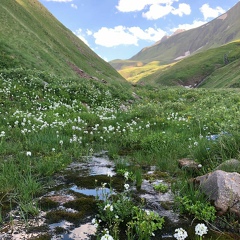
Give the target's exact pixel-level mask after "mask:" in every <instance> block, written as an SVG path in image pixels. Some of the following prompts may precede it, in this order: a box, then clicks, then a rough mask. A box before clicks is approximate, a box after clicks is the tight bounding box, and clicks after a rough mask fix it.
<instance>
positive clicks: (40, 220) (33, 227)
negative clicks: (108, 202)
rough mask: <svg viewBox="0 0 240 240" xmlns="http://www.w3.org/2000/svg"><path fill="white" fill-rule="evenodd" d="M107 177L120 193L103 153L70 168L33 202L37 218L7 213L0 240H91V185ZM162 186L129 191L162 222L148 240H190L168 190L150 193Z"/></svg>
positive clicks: (212, 234) (146, 183) (212, 235)
mask: <svg viewBox="0 0 240 240" xmlns="http://www.w3.org/2000/svg"><path fill="white" fill-rule="evenodd" d="M154 170H155V168H154V166H152V167H149V169H145V170H144V171H146V173H147V174H148V175H151V174H154ZM107 174H111V175H113V179H114V190H116V191H120V185H122V179H121V177H118V176H117V175H116V172H115V165H114V163H113V162H112V161H110V160H109V159H108V157H107V153H106V152H101V153H99V154H95V155H93V156H92V157H86V158H85V160H84V161H81V162H74V163H72V164H70V165H69V166H68V167H67V168H66V169H65V170H64V171H62V172H61V173H58V174H57V175H56V176H54V177H53V182H52V184H51V186H50V187H48V188H47V189H46V191H45V192H46V193H45V194H44V195H43V196H41V197H40V198H39V201H38V204H39V207H40V209H41V211H40V213H39V215H38V216H37V217H35V218H34V219H31V218H29V219H25V221H24V220H22V219H21V217H20V214H19V210H18V209H15V210H13V211H12V212H11V216H12V217H11V218H12V220H11V222H9V223H8V224H6V225H5V226H3V227H2V229H1V230H0V239H3V240H8V239H9V240H10V239H11V240H21V239H32V240H33V239H42V240H44V239H45V240H47V239H53V240H60V239H61V240H62V239H63V240H95V239H96V236H95V233H96V228H95V227H94V225H93V224H92V223H91V221H92V219H93V218H94V217H95V214H96V207H95V204H94V203H95V199H96V196H98V198H100V199H103V198H104V196H102V195H101V192H102V191H98V190H97V189H98V188H96V184H97V183H103V182H107V180H108V179H109V177H108V176H107ZM164 181H165V178H159V179H154V182H152V181H150V180H147V179H144V180H143V182H142V185H141V190H140V191H139V190H137V189H135V188H134V187H132V188H131V191H133V192H134V194H135V195H136V196H137V197H139V198H141V199H145V202H146V209H149V210H154V211H155V212H157V213H159V215H161V216H163V217H164V218H165V223H164V226H163V229H162V230H161V231H157V232H156V234H155V237H152V238H151V239H153V240H157V239H167V240H172V239H175V238H174V237H173V234H174V231H175V229H176V228H179V227H182V228H184V229H185V230H186V231H187V232H188V233H189V235H191V234H192V236H194V226H195V225H196V224H197V222H193V223H192V222H191V221H190V220H189V219H187V218H185V217H182V216H180V215H179V214H177V213H176V212H174V211H173V209H172V208H173V200H174V196H173V194H172V192H171V190H170V187H169V188H168V189H169V190H168V191H167V192H166V193H159V192H156V191H155V190H154V189H153V184H154V183H156V184H157V183H159V182H163V183H165V182H164ZM166 184H169V183H166ZM109 191H110V190H109V189H108V188H105V189H104V192H106V193H108V192H109ZM208 236H209V237H208ZM208 236H206V237H205V238H204V239H213V240H214V239H219V240H220V239H225V240H226V239H234V238H227V237H226V236H225V235H224V236H222V235H221V234H219V233H218V232H216V231H210V230H209V234H208ZM187 239H194V238H191V237H190V238H187ZM235 239H237V238H235Z"/></svg>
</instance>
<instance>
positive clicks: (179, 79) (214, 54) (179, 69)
mask: <svg viewBox="0 0 240 240" xmlns="http://www.w3.org/2000/svg"><path fill="white" fill-rule="evenodd" d="M239 46H240V41H235V42H232V43H229V44H226V45H224V46H221V47H218V48H213V49H209V50H207V51H204V52H201V53H198V54H195V55H193V56H190V57H188V58H185V59H183V60H181V61H179V62H177V63H176V64H173V65H171V66H169V67H168V68H163V69H160V70H158V71H156V72H155V73H153V74H151V75H148V76H146V77H144V78H142V79H141V80H140V81H139V82H144V83H148V84H157V85H165V86H175V85H182V86H191V87H196V86H198V85H199V84H200V83H202V81H204V84H203V85H202V86H205V87H230V86H237V85H236V84H238V83H239V82H240V77H239V76H240V75H239V74H238V72H239V59H240V48H239ZM224 58H226V60H224ZM225 61H228V64H226V62H225ZM214 79H215V80H214ZM216 81H217V83H216ZM208 82H211V84H210V83H208ZM213 82H215V84H214V83H213Z"/></svg>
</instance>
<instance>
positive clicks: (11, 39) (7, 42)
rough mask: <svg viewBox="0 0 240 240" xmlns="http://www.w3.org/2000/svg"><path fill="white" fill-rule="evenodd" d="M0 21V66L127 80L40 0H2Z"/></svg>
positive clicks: (72, 75)
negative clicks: (55, 16)
mask: <svg viewBox="0 0 240 240" xmlns="http://www.w3.org/2000/svg"><path fill="white" fill-rule="evenodd" d="M0 22H1V24H0V68H11V67H25V68H31V69H33V68H36V69H39V70H44V71H47V72H49V73H53V74H57V75H61V76H62V77H82V78H92V77H94V78H97V79H99V80H103V79H104V80H105V81H111V80H116V79H117V80H121V81H124V79H123V78H122V77H121V76H120V75H119V74H118V73H117V72H116V71H115V70H114V69H113V68H112V67H111V66H110V65H109V64H108V63H106V62H105V61H104V60H102V59H101V58H100V57H98V55H97V54H95V53H94V52H93V51H92V50H91V49H90V48H89V47H88V46H86V45H85V44H84V43H83V42H82V41H81V40H80V39H79V38H78V37H76V36H75V35H74V34H73V33H72V32H71V31H70V30H69V29H67V28H66V27H64V26H63V25H62V24H61V23H60V22H59V21H58V20H57V19H56V18H54V17H53V15H51V14H50V13H49V12H48V10H47V9H46V8H45V7H44V6H43V5H42V4H41V3H39V2H38V1H37V0H34V1H33V0H1V1H0Z"/></svg>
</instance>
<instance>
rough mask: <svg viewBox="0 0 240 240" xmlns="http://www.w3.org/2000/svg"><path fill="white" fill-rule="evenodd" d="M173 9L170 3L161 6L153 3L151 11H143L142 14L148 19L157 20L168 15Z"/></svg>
mask: <svg viewBox="0 0 240 240" xmlns="http://www.w3.org/2000/svg"><path fill="white" fill-rule="evenodd" d="M172 10H173V7H172V6H170V5H166V6H161V5H158V4H153V5H151V6H150V8H149V11H147V12H146V13H143V14H142V16H143V17H144V18H146V19H148V20H156V19H159V18H161V17H164V16H166V15H168V14H169V13H171V12H172Z"/></svg>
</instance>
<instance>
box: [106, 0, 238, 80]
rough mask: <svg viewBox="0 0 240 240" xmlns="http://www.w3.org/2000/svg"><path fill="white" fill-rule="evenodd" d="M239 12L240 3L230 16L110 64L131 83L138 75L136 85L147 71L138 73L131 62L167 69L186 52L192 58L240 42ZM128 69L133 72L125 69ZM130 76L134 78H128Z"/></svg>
mask: <svg viewBox="0 0 240 240" xmlns="http://www.w3.org/2000/svg"><path fill="white" fill-rule="evenodd" d="M239 11H240V3H238V4H236V5H235V6H234V8H232V9H230V10H229V11H228V12H227V15H224V14H223V15H222V16H220V17H219V18H217V19H214V20H213V21H211V22H209V23H207V24H205V25H203V26H201V27H198V28H195V29H191V30H189V31H185V32H182V33H179V34H177V35H174V36H171V37H170V38H168V39H167V40H166V41H163V42H160V43H158V44H155V45H153V46H150V47H147V48H144V49H142V51H140V52H139V53H137V54H136V55H135V56H133V57H132V58H131V59H129V60H118V61H116V60H115V61H111V62H110V64H111V65H112V66H113V67H114V68H115V69H117V70H121V71H119V72H120V73H121V74H122V75H123V76H125V77H126V76H127V80H129V81H132V77H133V76H134V75H135V74H136V76H134V81H137V80H138V79H139V78H140V77H139V72H140V73H141V72H142V71H144V69H139V70H138V71H136V68H135V67H136V66H135V65H133V64H132V65H128V63H129V62H132V63H134V62H135V63H136V62H143V63H144V64H147V63H150V62H154V61H159V62H160V63H161V65H167V64H169V63H172V62H175V60H174V59H176V58H177V57H180V56H184V55H185V52H187V51H190V53H191V54H196V53H198V52H201V51H206V50H208V49H210V48H216V47H220V46H222V45H223V44H226V43H228V42H230V41H233V40H237V39H240V27H239ZM226 16H227V17H226ZM225 17H226V18H225ZM126 66H128V67H129V68H130V69H126ZM149 70H150V69H149ZM155 70H156V68H155V67H154V68H153V69H152V70H151V71H149V72H150V74H151V73H152V72H153V71H155ZM128 76H131V77H130V78H128ZM142 77H143V76H141V78H142Z"/></svg>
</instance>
